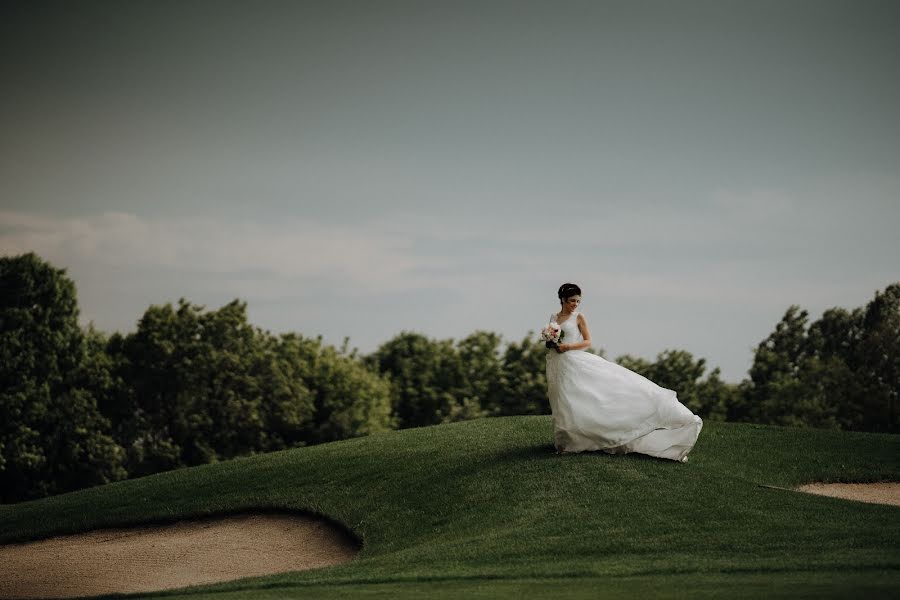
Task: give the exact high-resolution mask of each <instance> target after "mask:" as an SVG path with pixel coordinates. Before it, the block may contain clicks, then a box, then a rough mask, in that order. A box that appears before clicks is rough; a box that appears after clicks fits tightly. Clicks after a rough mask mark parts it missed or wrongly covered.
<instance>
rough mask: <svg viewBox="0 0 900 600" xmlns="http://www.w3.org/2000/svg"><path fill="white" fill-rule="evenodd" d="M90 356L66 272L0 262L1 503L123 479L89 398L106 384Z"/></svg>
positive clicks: (29, 261) (28, 259) (33, 259)
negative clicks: (98, 383) (97, 384)
mask: <svg viewBox="0 0 900 600" xmlns="http://www.w3.org/2000/svg"><path fill="white" fill-rule="evenodd" d="M91 349H92V346H91V344H90V342H89V340H88V339H86V337H85V335H84V334H83V332H82V331H81V329H80V328H79V326H78V308H77V302H76V298H75V285H74V284H73V283H72V281H71V280H70V279H68V278H67V277H66V276H65V271H63V270H60V269H55V268H53V267H52V266H50V265H49V264H47V263H46V262H44V261H42V260H41V259H40V258H38V257H37V256H36V255H34V254H25V255H22V256H17V257H2V258H0V501H3V502H11V501H17V500H23V499H26V498H33V497H38V496H43V495H47V494H54V493H59V492H64V491H68V490H73V489H77V488H79V487H83V486H84V485H95V484H99V483H106V482H109V481H114V480H116V479H121V478H122V477H124V475H125V472H124V471H123V469H122V466H121V463H122V450H121V448H120V447H119V446H118V445H116V443H115V442H114V441H113V440H112V438H111V437H110V436H109V435H108V433H107V429H108V426H109V424H108V422H107V421H106V420H105V419H104V418H103V417H102V416H101V415H100V413H99V411H98V409H97V404H96V401H95V399H94V397H93V395H92V394H91V393H90V392H89V391H88V390H89V388H91V387H92V386H93V385H95V383H94V382H95V381H97V380H102V379H104V378H105V377H107V374H106V372H105V369H104V365H103V364H102V361H101V362H98V361H97V359H96V356H95V355H94V354H93V353H92V352H91Z"/></svg>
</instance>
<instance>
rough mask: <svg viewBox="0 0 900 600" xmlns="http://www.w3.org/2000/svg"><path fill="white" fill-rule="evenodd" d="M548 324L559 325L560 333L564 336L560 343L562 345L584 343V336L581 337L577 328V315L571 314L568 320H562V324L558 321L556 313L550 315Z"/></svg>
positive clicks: (575, 313)
mask: <svg viewBox="0 0 900 600" xmlns="http://www.w3.org/2000/svg"><path fill="white" fill-rule="evenodd" d="M550 322H551V323H556V324H557V325H559V327H560V329H561V330H562V332H563V333H564V334H565V335H564V336H563V337H562V339H561V340H560V343H562V344H575V343H578V342H583V341H584V336H583V335H581V329H579V328H578V313H577V312H573V313H572V314H571V315H570V316H569V318H567V319H566V320H564V321H563V322H562V323H560V322H559V321H558V316H557V314H556V313H553V314H552V315H550Z"/></svg>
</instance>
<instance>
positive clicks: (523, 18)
mask: <svg viewBox="0 0 900 600" xmlns="http://www.w3.org/2000/svg"><path fill="white" fill-rule="evenodd" d="M0 85H2V93H0V254H2V255H15V254H20V253H24V252H28V251H34V252H37V253H38V254H39V255H41V256H42V257H43V258H45V259H46V260H49V261H50V262H52V263H53V264H54V265H56V266H59V267H65V268H66V269H67V270H68V273H69V275H70V276H71V277H72V279H73V280H74V281H75V283H76V285H77V288H78V295H79V304H80V307H81V313H82V320H83V322H84V323H87V322H89V321H93V322H94V324H95V325H96V326H97V327H98V328H100V329H103V330H106V331H113V330H119V331H131V330H133V329H134V328H135V325H136V321H137V320H138V319H139V318H140V316H141V315H142V314H143V312H144V310H146V308H147V307H148V306H150V305H151V304H161V303H165V302H176V301H177V300H178V298H180V297H184V298H186V299H188V300H190V301H191V302H194V303H198V304H203V305H206V306H207V307H209V308H218V307H219V306H221V305H222V304H225V303H227V302H228V301H230V300H232V299H234V298H240V299H241V300H244V301H246V302H247V303H248V311H249V315H250V320H251V322H252V323H254V324H255V325H258V326H260V327H263V328H266V329H270V330H272V331H274V332H286V331H297V332H300V333H302V334H304V335H310V336H313V335H317V334H322V335H323V336H324V338H325V340H326V341H327V342H329V343H335V344H339V343H340V342H341V340H342V339H343V338H344V336H349V337H350V343H351V346H357V347H358V348H359V349H360V350H361V351H364V352H368V351H371V350H374V349H375V348H376V347H377V346H378V345H379V344H380V343H382V342H385V341H387V340H388V339H390V338H391V337H393V336H394V335H396V334H398V333H399V332H401V331H403V330H410V331H418V332H422V333H425V334H427V335H429V336H431V337H438V338H448V337H452V338H455V339H459V338H462V337H465V336H466V335H468V334H469V333H471V332H473V331H475V330H477V329H487V330H491V331H496V332H498V333H501V334H503V336H504V339H506V340H516V341H517V340H520V339H521V338H522V337H524V336H525V335H526V334H527V333H528V332H529V330H532V331H534V330H538V329H539V328H540V327H541V326H542V325H543V324H544V323H545V321H546V320H547V318H548V317H549V315H550V313H551V312H552V311H553V310H554V309H556V308H558V302H557V299H556V289H557V287H558V286H559V285H560V284H561V283H563V282H566V281H572V282H575V283H578V284H580V285H581V286H582V288H583V290H584V299H583V304H582V310H583V312H584V314H585V315H586V316H587V318H588V322H589V324H590V325H591V329H592V332H593V337H594V344H595V346H597V347H600V348H603V349H604V350H605V351H606V354H607V356H608V357H610V358H613V357H615V356H618V355H620V354H624V353H630V354H633V355H637V356H642V357H645V358H653V357H654V356H655V355H656V354H657V353H658V352H660V351H662V350H665V349H667V348H679V349H685V350H688V351H690V352H692V353H693V354H694V355H695V356H698V357H705V358H706V359H707V360H708V362H709V363H710V364H711V365H713V366H715V365H718V366H720V367H721V368H722V370H723V374H724V376H725V378H726V379H728V380H731V381H738V380H740V379H742V378H743V377H745V376H746V372H747V369H748V367H749V366H750V363H751V360H752V354H753V348H754V347H755V346H756V344H758V343H759V342H760V341H761V340H762V339H763V338H765V337H766V336H767V335H768V334H769V333H770V332H771V331H772V330H773V328H774V326H775V324H776V323H777V321H778V320H779V319H780V318H781V316H782V314H783V313H784V311H785V310H786V309H787V308H788V306H790V305H791V304H798V305H800V306H802V307H803V308H806V309H808V310H809V311H810V312H811V314H812V316H813V318H817V317H818V316H819V315H821V312H822V311H823V310H824V309H826V308H830V307H833V306H843V307H847V308H853V307H857V306H862V305H864V304H865V303H867V302H868V301H869V300H870V299H871V298H872V297H873V296H874V293H875V291H876V290H881V289H883V288H884V287H885V286H887V285H888V284H890V283H892V282H895V281H900V236H898V234H897V229H898V225H900V110H898V107H900V2H892V1H885V2H874V1H860V0H852V1H850V0H848V1H844V2H834V1H827V0H813V1H803V2H800V1H791V0H776V1H772V2H768V1H760V0H753V1H750V0H747V1H744V2H729V1H727V0H711V1H709V2H699V1H688V0H684V1H677V0H676V1H670V0H665V1H660V2H651V1H636V0H621V1H604V0H595V1H587V2H567V1H564V0H563V1H559V0H554V1H546V2H528V1H515V2H506V1H490V0H479V1H475V2H463V1H460V0H452V1H451V0H447V1H443V2H433V1H422V0H415V1H409V2H398V1H378V0H372V1H363V0H359V1H356V2H341V1H334V0H322V1H320V2H301V1H291V2H287V1H285V2H273V1H252V2H251V1H249V0H247V1H245V2H227V1H220V0H217V1H209V2H197V1H177V2H176V1H152V2H150V1H147V2H141V1H130V2H105V3H98V2H84V1H71V2H60V3H47V2H35V1H27V2H10V1H5V2H4V3H3V4H2V8H0Z"/></svg>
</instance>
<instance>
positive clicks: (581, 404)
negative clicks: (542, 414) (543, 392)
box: [547, 312, 703, 461]
mask: <svg viewBox="0 0 900 600" xmlns="http://www.w3.org/2000/svg"><path fill="white" fill-rule="evenodd" d="M578 315H579V313H577V312H573V313H572V315H571V316H570V317H569V318H567V319H565V320H564V321H563V322H562V323H560V322H559V321H558V317H557V313H553V314H552V315H551V316H550V322H552V323H557V324H558V325H559V326H560V329H561V330H562V332H563V333H564V335H563V337H562V339H561V340H560V343H562V344H572V343H578V342H581V341H584V337H583V336H582V335H581V330H580V329H579V328H578ZM547 396H548V398H549V400H550V408H551V410H552V412H553V429H554V443H555V445H556V447H557V449H559V450H565V451H569V452H583V451H590V450H603V451H604V452H608V453H610V454H624V453H627V452H639V453H641V454H649V455H651V456H658V457H661V458H669V459H672V460H679V461H683V460H687V458H686V457H687V454H688V452H690V451H691V449H692V448H693V447H694V444H695V442H696V441H697V437H698V436H699V435H700V430H701V428H702V427H703V421H701V420H700V417H698V416H697V415H695V414H694V413H692V412H691V411H690V410H688V408H687V407H686V406H684V405H683V404H681V402H679V401H678V398H677V395H676V393H675V392H674V391H673V390H668V389H665V388H663V387H660V386H658V385H656V384H655V383H653V382H652V381H650V380H649V379H647V378H645V377H643V376H642V375H639V374H638V373H635V372H634V371H630V370H629V369H626V368H625V367H623V366H621V365H618V364H616V363H614V362H611V361H608V360H606V359H605V358H603V357H602V356H597V355H595V354H591V353H590V352H585V351H583V350H582V351H579V350H569V351H567V352H562V353H560V352H557V351H556V350H553V349H548V350H547Z"/></svg>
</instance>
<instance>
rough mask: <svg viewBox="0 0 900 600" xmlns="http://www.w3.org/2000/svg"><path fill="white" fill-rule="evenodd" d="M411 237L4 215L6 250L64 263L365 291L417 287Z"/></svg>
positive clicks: (112, 216) (1, 247) (0, 215)
mask: <svg viewBox="0 0 900 600" xmlns="http://www.w3.org/2000/svg"><path fill="white" fill-rule="evenodd" d="M410 247H411V241H410V240H409V239H407V238H404V237H402V236H399V235H385V234H379V233H377V232H371V231H367V230H365V229H363V228H361V227H356V228H354V227H344V226H335V225H322V224H319V223H314V222H310V221H289V222H284V223H280V224H267V225H261V224H257V223H252V222H237V223H236V222H229V221H225V220H219V219H215V218H183V219H148V218H142V217H138V216H136V215H133V214H127V213H115V212H108V213H104V214H101V215H97V216H87V217H50V216H43V215H36V214H31V213H25V212H9V211H7V212H0V253H2V254H4V255H15V254H22V253H25V252H36V253H37V254H39V255H41V256H42V257H44V258H46V259H47V260H50V261H51V262H54V263H56V264H61V265H64V266H65V265H69V264H73V263H79V264H84V263H87V264H91V265H92V267H93V268H95V269H103V268H110V267H122V268H150V269H163V270H169V271H172V272H178V271H192V272H203V273H209V274H218V275H227V274H233V275H237V276H243V275H246V274H248V273H256V274H262V275H267V276H270V277H274V278H276V279H301V278H337V279H345V280H347V281H348V282H349V283H350V284H352V285H353V286H356V287H358V288H360V289H362V290H369V291H377V290H384V289H393V288H396V287H397V286H402V285H410V284H411V283H412V281H413V280H414V274H413V271H414V270H415V269H416V267H417V266H419V261H418V260H417V259H416V258H415V257H413V255H412V253H411V252H410Z"/></svg>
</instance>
